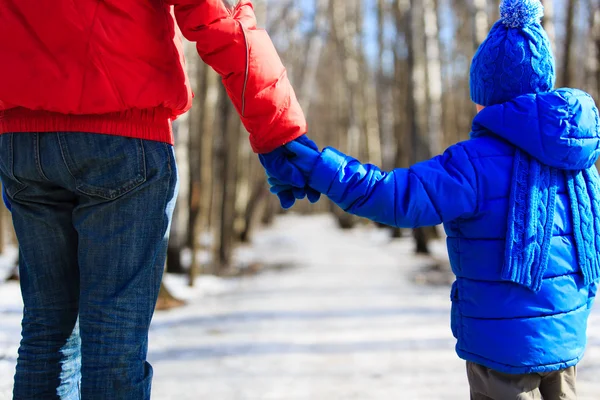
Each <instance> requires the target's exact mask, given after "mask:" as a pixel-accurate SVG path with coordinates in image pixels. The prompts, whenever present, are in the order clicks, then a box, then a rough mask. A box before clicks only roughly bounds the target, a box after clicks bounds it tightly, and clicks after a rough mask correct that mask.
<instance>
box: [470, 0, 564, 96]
mask: <svg viewBox="0 0 600 400" xmlns="http://www.w3.org/2000/svg"><path fill="white" fill-rule="evenodd" d="M543 16H544V7H543V6H542V4H541V3H540V1H539V0H502V2H501V4H500V20H499V21H498V22H496V23H495V24H494V26H493V27H492V29H491V30H490V33H489V34H488V37H487V38H486V39H485V40H484V41H483V43H482V44H481V46H479V49H478V50H477V52H476V53H475V56H474V57H473V62H472V63H471V81H470V83H471V100H473V102H475V103H476V104H479V105H482V106H490V105H493V104H500V103H505V102H507V101H509V100H511V99H513V98H515V97H517V96H520V95H522V94H527V93H540V92H548V91H550V90H552V89H553V87H554V83H555V80H556V76H555V72H554V56H553V55H552V49H551V47H550V40H548V36H547V35H546V32H545V31H544V28H543V27H542V25H541V19H542V17H543Z"/></svg>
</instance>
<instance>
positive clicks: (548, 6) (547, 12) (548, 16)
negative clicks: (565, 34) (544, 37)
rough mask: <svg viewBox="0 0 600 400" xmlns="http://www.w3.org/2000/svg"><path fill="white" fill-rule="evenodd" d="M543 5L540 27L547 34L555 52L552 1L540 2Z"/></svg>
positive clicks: (543, 0) (544, 0)
mask: <svg viewBox="0 0 600 400" xmlns="http://www.w3.org/2000/svg"><path fill="white" fill-rule="evenodd" d="M542 4H543V5H544V19H543V21H542V25H543V27H544V30H545V31H546V33H547V34H548V39H550V43H551V44H552V48H553V49H555V50H556V29H555V27H554V0H542Z"/></svg>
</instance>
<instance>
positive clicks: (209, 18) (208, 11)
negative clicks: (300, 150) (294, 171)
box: [165, 0, 307, 153]
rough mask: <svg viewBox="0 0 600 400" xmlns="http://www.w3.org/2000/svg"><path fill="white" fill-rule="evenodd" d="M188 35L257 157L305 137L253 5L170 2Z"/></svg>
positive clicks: (223, 0) (221, 0) (245, 0)
mask: <svg viewBox="0 0 600 400" xmlns="http://www.w3.org/2000/svg"><path fill="white" fill-rule="evenodd" d="M165 1H166V2H167V3H168V4H171V5H174V12H175V18H176V20H177V23H178V25H179V28H180V30H181V31H182V33H183V35H184V36H185V37H186V38H187V39H188V40H190V41H192V42H195V43H196V47H197V49H198V53H199V54H200V57H202V59H203V60H204V62H206V63H207V64H208V65H210V66H211V67H212V68H213V69H214V70H215V71H216V72H217V73H218V74H219V75H220V76H221V78H222V81H223V84H224V85H225V88H226V90H227V93H228V95H229V97H230V99H231V101H232V102H233V104H234V106H235V108H236V110H237V112H238V113H239V115H240V117H241V119H242V122H243V124H244V126H245V127H246V130H247V131H248V132H249V133H250V143H251V145H252V148H253V149H254V151H255V152H257V153H268V152H270V151H272V150H274V149H275V148H277V147H279V146H281V145H283V144H285V143H287V142H290V141H292V140H294V139H296V138H297V137H298V136H301V135H303V134H304V133H306V129H307V128H306V120H305V118H304V114H303V112H302V109H301V108H300V104H299V103H298V100H297V99H296V95H295V93H294V90H293V88H292V86H291V84H290V81H289V79H288V77H287V73H286V70H285V68H284V66H283V64H282V63H281V60H280V58H279V55H278V54H277V51H276V50H275V47H274V46H273V43H272V41H271V39H270V37H269V35H268V34H267V32H266V31H265V30H263V29H259V28H257V26H256V17H255V15H254V9H253V7H252V3H251V2H250V0H241V1H238V2H237V4H236V5H235V6H234V5H233V3H235V2H234V1H231V0H165Z"/></svg>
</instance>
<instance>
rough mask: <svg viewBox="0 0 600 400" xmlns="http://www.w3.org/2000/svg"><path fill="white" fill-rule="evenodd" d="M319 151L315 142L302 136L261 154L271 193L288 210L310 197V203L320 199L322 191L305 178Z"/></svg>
mask: <svg viewBox="0 0 600 400" xmlns="http://www.w3.org/2000/svg"><path fill="white" fill-rule="evenodd" d="M319 154H320V153H319V148H318V147H317V145H316V144H315V142H313V141H312V140H310V139H309V138H308V137H307V136H306V135H303V136H300V137H299V138H298V139H296V140H294V141H292V142H290V143H288V144H286V145H284V146H281V147H279V148H277V149H275V150H274V151H272V152H271V153H268V154H261V155H259V158H260V161H261V163H262V165H263V167H265V169H266V171H267V176H268V178H269V185H271V192H272V193H274V194H276V195H277V197H279V201H280V203H281V206H282V207H283V208H285V209H288V208H290V207H292V206H293V205H294V203H295V201H296V200H301V199H303V198H305V197H307V196H308V200H309V201H310V202H311V203H316V202H317V201H318V200H319V198H320V196H321V194H320V193H318V192H317V191H315V190H313V189H311V188H309V187H308V185H307V181H306V178H307V177H308V176H309V175H310V170H311V169H312V165H314V162H315V161H316V159H317V158H318V156H319Z"/></svg>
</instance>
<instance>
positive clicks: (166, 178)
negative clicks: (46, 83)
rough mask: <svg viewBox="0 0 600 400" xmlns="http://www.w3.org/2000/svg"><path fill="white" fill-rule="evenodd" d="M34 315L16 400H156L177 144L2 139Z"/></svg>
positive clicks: (1, 160) (73, 136) (2, 172)
mask: <svg viewBox="0 0 600 400" xmlns="http://www.w3.org/2000/svg"><path fill="white" fill-rule="evenodd" d="M0 177H1V178H2V183H3V184H4V187H5V189H6V193H7V195H8V198H9V201H10V202H11V204H12V217H13V224H14V227H15V231H16V233H17V238H18V241H19V250H20V262H19V267H20V277H21V290H22V295H23V302H24V310H23V322H22V340H21V345H20V347H19V356H18V361H17V367H16V374H15V385H14V399H18V400H20V399H28V400H29V399H35V400H45V399H69V400H71V399H80V398H81V399H84V400H92V399H99V400H100V399H102V400H108V399H127V400H136V399H149V398H150V386H151V380H152V367H151V366H150V364H148V362H147V361H146V354H147V349H148V329H149V326H150V321H151V319H152V315H153V312H154V307H155V304H156V299H157V296H158V291H159V287H160V282H161V279H162V274H163V267H164V263H165V258H166V248H167V240H168V232H169V225H170V222H171V216H172V212H173V207H174V203H175V199H176V193H177V171H176V165H175V158H174V153H173V148H172V146H170V145H168V144H165V143H160V142H153V141H145V140H140V139H132V138H125V137H118V136H108V135H99V134H92V133H79V132H77V133H75V132H60V133H14V134H11V133H7V134H2V135H0Z"/></svg>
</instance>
